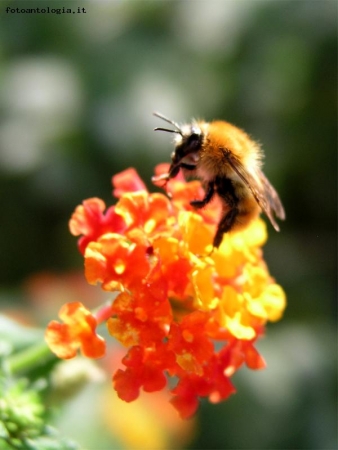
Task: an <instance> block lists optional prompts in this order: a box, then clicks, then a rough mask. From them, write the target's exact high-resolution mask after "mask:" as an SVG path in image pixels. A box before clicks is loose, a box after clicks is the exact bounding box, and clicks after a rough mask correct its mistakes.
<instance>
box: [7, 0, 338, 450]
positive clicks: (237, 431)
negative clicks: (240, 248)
mask: <svg viewBox="0 0 338 450" xmlns="http://www.w3.org/2000/svg"><path fill="white" fill-rule="evenodd" d="M7 6H9V7H10V8H17V7H18V8H19V9H21V8H36V7H40V8H43V7H47V6H49V7H50V8H63V7H71V8H73V9H75V10H77V7H80V8H85V10H86V13H83V12H82V13H76V14H42V13H40V14H28V13H26V14H23V13H6V7H7ZM336 88H337V3H336V1H331V0H322V1H316V0H314V1H308V0H304V1H303V0H297V1H296V0H294V1H286V0H282V1H279V0H273V1H264V0H239V1H238V0H196V1H193V0H183V1H182V0H177V1H176V0H173V1H169V0H168V1H166V0H163V1H160V0H158V1H151V0H149V1H148V0H147V1H143V0H120V1H118V0H116V1H105V2H103V1H92V2H88V1H82V2H77V1H64V2H53V1H48V2H43V1H36V2H31V1H25V2H13V1H10V0H8V1H7V2H4V1H2V2H1V3H0V117H1V119H0V210H1V217H0V231H1V232H0V252H1V253H0V255H1V256H0V301H1V306H2V307H3V308H4V309H6V308H8V307H10V308H12V309H15V308H16V309H18V310H20V308H26V310H29V309H30V308H31V309H34V308H36V306H33V304H32V305H31V306H30V304H28V303H27V299H26V296H25V290H24V286H25V283H26V281H27V279H29V278H30V277H32V276H35V275H36V274H39V273H42V272H46V271H48V272H51V273H58V274H62V273H67V272H68V271H73V270H76V269H79V270H81V268H82V258H81V257H80V255H79V254H78V253H77V250H76V241H75V239H74V238H73V237H72V236H70V235H69V232H68V225H67V222H68V219H69V217H70V215H71V213H72V211H73V210H74V208H75V206H77V205H78V204H79V203H81V201H82V200H83V199H85V198H88V197H93V196H98V197H101V198H103V199H105V200H106V201H107V203H108V204H109V203H111V202H112V198H111V182H110V179H111V176H112V175H113V174H114V173H116V172H118V171H121V170H123V169H125V168H127V167H129V166H133V167H135V168H136V169H137V170H138V171H139V173H140V174H141V175H142V176H143V177H144V179H145V180H146V181H147V182H148V185H149V187H150V186H151V184H150V177H151V175H152V171H153V167H154V165H155V164H157V163H160V162H168V161H169V160H170V153H171V151H172V144H171V142H170V137H169V136H168V135H167V134H165V133H158V134H157V133H153V131H152V130H153V128H154V127H156V126H161V125H163V124H161V123H160V121H159V120H158V119H156V118H155V117H153V116H152V112H153V111H160V112H162V113H163V114H165V115H166V116H168V117H170V118H172V119H174V120H175V121H177V122H186V121H190V119H191V118H192V117H195V118H204V119H205V120H207V121H210V120H212V119H216V118H219V119H225V120H228V121H230V122H232V123H234V124H236V125H237V126H239V127H241V128H244V129H245V130H246V131H247V132H248V133H249V134H251V135H252V136H253V137H254V138H256V139H257V140H259V141H260V142H261V143H262V145H263V148H264V150H265V154H266V164H265V173H266V175H267V176H268V177H269V179H270V180H271V181H272V183H273V184H274V185H275V187H276V188H277V190H278V192H279V193H280V196H281V198H282V200H283V203H284V205H285V209H286V214H287V220H286V222H285V223H282V224H281V229H282V231H281V233H275V232H274V230H273V229H272V227H270V226H269V241H268V243H267V245H266V247H265V257H266V260H267V262H268V265H269V269H270V272H271V273H272V274H273V276H275V277H276V279H277V281H278V282H279V283H280V284H281V285H282V286H283V287H284V289H285V291H286V293H287V297H288V308H287V311H286V314H285V318H284V319H283V320H282V321H281V322H280V323H277V324H272V325H271V326H269V327H268V330H267V337H266V338H265V339H264V340H262V341H261V342H260V343H259V345H258V347H259V349H260V351H261V353H262V354H263V355H264V357H265V358H266V360H267V363H268V368H267V369H266V370H265V371H263V372H257V373H253V372H249V371H242V373H239V374H238V375H236V376H235V377H234V382H235V384H236V386H237V387H238V393H237V394H236V395H235V396H234V397H232V398H231V399H230V400H229V401H227V402H225V403H223V404H221V405H208V404H206V403H205V404H204V403H203V404H202V407H201V409H200V411H199V414H198V417H197V419H196V420H197V425H196V430H195V432H194V433H193V434H192V436H191V438H190V440H189V442H185V443H184V444H182V445H180V444H179V443H176V444H175V445H176V447H175V448H180V447H184V448H190V449H318V450H324V449H334V448H337V447H336V446H337V425H336V423H337V389H336V388H337V377H336V357H337V334H336V312H337V310H336V268H337V267H336V232H337V229H336V226H337V223H336V211H337V186H336V180H337V177H336V169H337V139H336V137H337V135H336V133H337V128H336V127H337V91H336ZM49 308H50V311H53V305H51V306H49ZM31 312H32V315H34V314H35V312H34V311H31ZM53 313H54V317H56V315H57V307H55V311H53ZM46 323H47V319H46ZM39 325H41V326H45V323H40V324H39ZM81 426H82V427H83V426H84V425H83V423H82V424H81ZM86 427H90V424H88V425H86ZM72 431H73V432H74V438H77V439H79V440H80V441H81V432H80V431H76V425H74V427H73V430H72ZM70 437H73V436H70ZM97 439H100V437H98V438H97ZM105 442H106V443H105V444H103V443H102V444H100V441H99V440H98V441H97V442H96V444H97V446H96V445H94V444H93V446H92V447H88V443H87V448H90V449H96V448H102V449H108V448H112V449H115V448H124V447H123V445H122V444H119V445H121V447H116V446H115V445H117V444H107V441H105ZM125 448H126V447H125ZM136 450H137V449H136Z"/></svg>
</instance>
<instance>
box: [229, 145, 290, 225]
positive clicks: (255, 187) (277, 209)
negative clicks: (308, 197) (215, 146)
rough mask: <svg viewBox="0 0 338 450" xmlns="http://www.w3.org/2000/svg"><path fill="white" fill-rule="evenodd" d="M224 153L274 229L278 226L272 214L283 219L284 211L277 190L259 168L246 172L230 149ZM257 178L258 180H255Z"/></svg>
mask: <svg viewBox="0 0 338 450" xmlns="http://www.w3.org/2000/svg"><path fill="white" fill-rule="evenodd" d="M224 155H225V157H226V159H227V162H228V164H229V165H230V166H231V168H232V169H233V170H234V171H235V172H236V173H237V175H238V176H239V177H240V178H241V180H242V181H243V182H244V183H245V184H246V185H247V186H248V188H249V189H250V191H251V192H252V195H253V196H254V197H255V199H256V201H257V203H258V204H259V206H260V207H261V208H262V210H263V211H264V213H265V214H266V215H267V217H268V218H269V220H270V222H271V223H272V225H273V227H274V228H275V230H276V231H279V226H278V224H277V222H276V221H275V218H274V214H275V215H276V216H277V217H278V218H279V219H282V220H284V219H285V212H284V208H283V205H282V202H281V201H280V199H279V197H278V194H277V192H276V191H275V189H274V187H273V186H272V185H271V184H270V182H269V180H268V179H267V178H266V176H265V175H264V173H263V172H262V171H261V169H260V168H257V169H255V175H256V176H254V175H253V174H251V173H250V172H248V171H247V170H246V169H245V167H244V166H243V164H242V163H241V161H240V160H239V159H238V158H237V157H236V156H235V155H233V153H231V152H230V151H225V152H224ZM257 179H259V181H257Z"/></svg>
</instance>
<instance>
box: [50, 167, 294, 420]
mask: <svg viewBox="0 0 338 450" xmlns="http://www.w3.org/2000/svg"><path fill="white" fill-rule="evenodd" d="M167 170H168V166H167V165H160V166H158V167H157V169H156V175H160V174H161V173H166V172H167ZM113 185H114V194H115V195H116V196H117V197H118V198H119V200H118V202H117V204H116V205H115V206H112V207H110V208H109V209H108V210H107V211H106V212H104V209H105V205H104V203H103V202H102V201H101V200H99V199H90V200H87V201H85V202H83V205H82V206H79V207H78V208H77V209H76V210H75V213H74V214H73V216H72V219H71V221H70V229H71V232H72V233H73V234H74V235H76V236H78V235H81V237H80V239H79V248H80V250H81V252H82V253H83V254H84V259H85V275H86V278H87V281H88V282H89V283H91V284H97V283H99V284H100V285H101V287H102V289H103V290H104V291H108V292H114V291H116V292H117V293H118V295H117V296H116V298H115V300H114V302H113V303H112V305H111V306H110V309H108V310H107V311H105V312H104V313H100V312H98V313H97V314H98V317H102V320H103V321H106V322H107V327H108V331H109V333H110V335H111V336H113V337H114V338H115V339H117V340H118V341H119V342H120V343H122V344H123V345H124V346H125V347H127V348H129V350H128V352H127V355H126V356H125V358H123V360H122V362H123V364H124V366H125V370H122V369H119V370H118V371H117V372H116V373H115V374H114V375H113V384H114V387H115V389H116V391H117V393H118V395H119V397H120V398H122V399H123V400H125V401H127V402H130V401H132V400H134V399H136V398H137V397H138V395H139V393H140V389H143V390H144V391H146V392H153V391H157V390H160V389H163V388H164V387H165V385H166V380H167V377H168V376H169V377H175V378H176V379H177V380H178V382H177V385H176V387H175V388H174V389H172V394H173V398H172V403H173V405H174V406H175V407H176V409H177V410H178V411H179V413H180V414H181V416H182V417H184V418H186V417H189V416H191V415H192V414H194V413H195V411H196V409H197V407H198V404H199V398H200V397H207V398H208V399H209V400H210V401H211V402H214V403H216V402H220V401H222V400H224V399H226V398H227V397H228V396H229V395H231V394H232V393H234V392H235V388H234V386H233V384H232V382H231V380H230V378H231V376H232V375H233V374H234V373H235V372H236V371H237V370H238V369H239V368H240V367H241V366H242V365H243V364H246V365H247V367H249V368H250V369H261V368H263V367H265V362H264V359H263V358H262V357H261V356H260V355H259V353H258V352H257V350H256V349H255V346H254V345H255V342H256V340H257V339H258V338H259V337H260V336H262V335H263V334H264V329H265V325H266V323H267V321H276V320H279V319H280V318H281V317H282V314H283V311H284V308H285V304H286V301H285V294H284V292H283V290H282V288H281V287H280V286H279V285H277V284H276V283H275V281H274V280H273V278H272V277H271V276H270V274H269V272H268V270H267V267H266V264H265V262H264V260H263V258H262V250H261V246H262V245H263V244H264V243H265V241H266V239H267V233H266V227H265V225H264V222H262V221H261V220H260V219H257V220H255V221H253V222H252V223H251V224H250V225H249V227H248V228H246V229H245V230H244V231H241V232H234V233H228V234H226V235H225V236H224V238H223V241H222V243H221V245H220V247H219V248H218V249H213V247H212V239H213V236H214V234H215V229H216V227H217V224H218V219H219V213H220V205H219V202H218V200H217V198H215V199H214V200H213V201H212V202H211V204H210V205H208V206H207V207H206V208H203V209H201V210H194V208H193V207H192V206H191V205H190V201H191V200H194V199H196V198H203V196H204V191H203V188H202V186H201V184H200V182H198V181H192V182H189V183H186V182H185V181H184V180H183V179H182V177H180V175H179V176H178V177H177V178H176V179H171V180H169V181H168V182H166V189H167V192H168V194H169V196H170V198H168V197H167V196H165V195H164V194H160V193H156V194H151V193H149V192H147V190H146V188H145V185H144V183H143V182H142V180H141V179H140V178H139V177H138V175H137V173H136V172H135V170H134V169H128V170H126V171H124V172H122V173H120V174H118V175H115V176H114V177H113ZM81 308H83V307H82V305H81ZM81 308H80V309H79V307H77V308H76V311H77V313H76V314H75V315H74V317H73V315H72V314H69V313H67V314H65V317H66V319H67V320H66V321H65V322H66V323H65V325H60V324H57V323H56V322H52V323H51V324H50V325H49V328H48V329H47V340H48V342H49V344H50V346H51V348H52V350H53V351H55V352H56V353H57V354H58V355H59V356H60V357H64V358H67V357H72V356H74V354H75V352H76V349H77V348H79V347H81V348H82V351H83V353H85V354H87V355H88V353H91V355H90V356H93V354H95V355H97V351H96V349H97V346H98V343H99V342H101V341H97V339H98V338H97V336H96V335H95V334H94V329H95V326H92V324H93V322H92V321H91V320H94V321H95V319H94V318H93V317H92V316H88V314H89V313H88V312H86V313H83V309H81ZM71 309H72V308H71ZM72 310H74V308H73V309H72ZM78 311H81V314H80V313H79V312H78ZM87 313H88V314H87ZM89 317H91V319H90V320H89ZM95 325H96V323H95ZM85 330H86V331H85ZM84 336H86V337H84ZM89 337H90V338H89Z"/></svg>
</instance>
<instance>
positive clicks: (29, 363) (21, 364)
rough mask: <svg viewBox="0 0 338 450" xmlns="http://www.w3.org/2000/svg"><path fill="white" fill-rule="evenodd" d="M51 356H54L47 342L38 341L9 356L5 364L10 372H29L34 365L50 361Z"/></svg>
mask: <svg viewBox="0 0 338 450" xmlns="http://www.w3.org/2000/svg"><path fill="white" fill-rule="evenodd" d="M53 358H56V357H55V355H53V353H51V351H50V349H49V347H48V346H47V344H46V343H45V342H39V343H38V344H35V345H33V346H31V347H28V348H25V349H24V350H21V351H20V352H18V353H16V354H14V355H12V356H10V357H9V358H8V360H7V364H8V367H9V370H10V372H11V373H12V374H17V373H18V372H20V373H22V372H29V371H30V370H32V369H34V368H35V367H37V366H39V365H42V364H45V363H46V362H49V361H51V360H52V359H53Z"/></svg>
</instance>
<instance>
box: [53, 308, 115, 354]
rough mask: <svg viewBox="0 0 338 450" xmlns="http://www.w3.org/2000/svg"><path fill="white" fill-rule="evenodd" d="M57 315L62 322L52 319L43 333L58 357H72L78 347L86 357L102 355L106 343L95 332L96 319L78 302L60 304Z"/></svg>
mask: <svg viewBox="0 0 338 450" xmlns="http://www.w3.org/2000/svg"><path fill="white" fill-rule="evenodd" d="M59 316H60V319H62V320H63V321H64V323H59V322H57V321H55V320H53V321H52V322H50V324H49V325H48V327H47V329H46V333H45V339H46V341H47V344H48V345H49V347H50V349H51V350H52V351H53V352H54V353H55V354H56V355H57V356H58V357H59V358H63V359H70V358H73V357H74V356H76V353H77V350H78V349H81V351H82V353H83V355H84V356H87V357H88V358H101V357H102V356H104V354H105V350H106V344H105V341H104V340H103V339H102V338H101V337H100V336H98V335H97V334H96V333H95V329H96V325H97V323H96V319H95V317H94V316H92V314H91V313H90V311H88V310H87V309H86V308H85V307H84V306H83V305H82V304H81V303H80V302H74V303H67V304H66V305H64V306H62V308H61V310H60V312H59Z"/></svg>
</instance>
